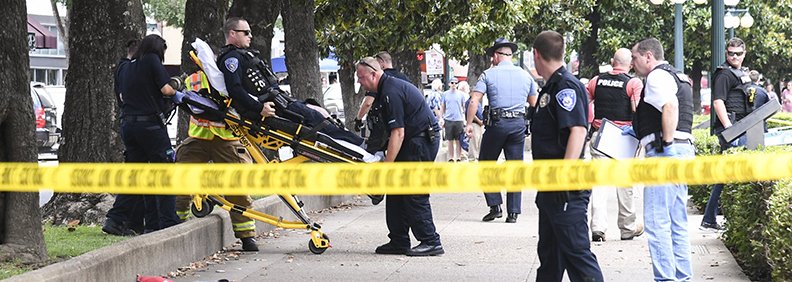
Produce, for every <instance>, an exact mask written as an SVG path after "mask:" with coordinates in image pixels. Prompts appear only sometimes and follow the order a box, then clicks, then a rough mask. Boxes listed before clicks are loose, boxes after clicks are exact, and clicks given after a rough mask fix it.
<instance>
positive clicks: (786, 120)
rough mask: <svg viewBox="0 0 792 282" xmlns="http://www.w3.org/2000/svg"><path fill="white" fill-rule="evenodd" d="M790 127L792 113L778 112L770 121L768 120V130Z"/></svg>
mask: <svg viewBox="0 0 792 282" xmlns="http://www.w3.org/2000/svg"><path fill="white" fill-rule="evenodd" d="M778 121H780V122H778ZM790 125H792V113H787V112H777V113H776V114H775V115H773V116H772V117H771V118H770V119H769V120H767V128H777V127H785V126H790Z"/></svg>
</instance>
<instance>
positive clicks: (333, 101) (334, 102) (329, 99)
mask: <svg viewBox="0 0 792 282" xmlns="http://www.w3.org/2000/svg"><path fill="white" fill-rule="evenodd" d="M323 97H324V106H325V109H327V112H329V113H330V114H331V115H335V116H336V117H337V118H338V119H340V120H341V121H342V122H343V121H344V118H345V115H344V99H343V98H342V97H341V84H338V83H333V84H330V86H328V87H327V89H325V91H324V94H323Z"/></svg>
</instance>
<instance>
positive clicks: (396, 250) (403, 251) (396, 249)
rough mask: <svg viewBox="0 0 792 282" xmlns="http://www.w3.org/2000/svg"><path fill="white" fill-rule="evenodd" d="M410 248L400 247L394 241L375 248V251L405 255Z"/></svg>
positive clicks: (383, 253)
mask: <svg viewBox="0 0 792 282" xmlns="http://www.w3.org/2000/svg"><path fill="white" fill-rule="evenodd" d="M408 249H409V248H399V247H397V246H394V245H393V244H392V243H387V244H385V245H382V246H379V247H377V249H376V250H374V252H375V253H378V254H381V255H403V254H406V253H407V251H408Z"/></svg>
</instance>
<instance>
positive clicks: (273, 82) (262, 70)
mask: <svg viewBox="0 0 792 282" xmlns="http://www.w3.org/2000/svg"><path fill="white" fill-rule="evenodd" d="M220 52H221V53H220V56H218V57H217V64H218V65H220V64H222V63H223V61H224V60H225V59H226V58H225V57H226V56H227V55H228V54H230V53H231V52H237V53H238V56H237V57H238V58H239V59H240V62H239V67H240V71H243V73H240V74H239V78H240V79H241V80H242V87H243V88H245V90H246V91H248V93H250V94H252V95H254V96H261V95H263V94H266V93H269V92H270V88H273V87H277V86H278V78H277V77H275V74H274V73H272V70H270V68H269V66H267V64H266V63H264V61H262V60H261V59H259V52H258V51H256V50H253V49H239V48H236V47H235V46H234V45H226V46H224V47H223V48H222V49H221V50H220Z"/></svg>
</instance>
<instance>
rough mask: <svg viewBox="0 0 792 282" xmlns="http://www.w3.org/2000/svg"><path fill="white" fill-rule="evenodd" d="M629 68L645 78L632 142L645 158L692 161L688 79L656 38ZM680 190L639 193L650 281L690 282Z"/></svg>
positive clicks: (637, 49)
mask: <svg viewBox="0 0 792 282" xmlns="http://www.w3.org/2000/svg"><path fill="white" fill-rule="evenodd" d="M632 57H633V66H634V68H635V72H636V73H637V74H638V75H639V76H643V77H646V81H645V86H644V90H643V92H642V93H641V101H640V102H639V103H638V107H637V109H636V110H635V118H634V119H633V127H634V133H635V136H637V137H638V139H640V140H641V145H642V146H643V147H644V148H646V157H649V158H652V157H672V158H693V157H694V156H695V154H694V151H695V149H694V148H693V142H692V140H693V136H692V135H691V131H692V128H693V90H692V87H691V85H692V84H691V82H690V79H689V78H688V77H687V76H685V75H684V74H682V73H681V72H679V71H677V70H675V69H674V68H673V67H671V65H669V64H668V62H666V61H664V59H663V46H662V45H661V44H660V41H658V40H657V39H655V38H649V39H645V40H643V41H641V42H639V43H638V44H635V46H634V47H633V48H632ZM687 191H688V187H687V185H685V184H665V185H657V186H647V187H646V188H644V222H645V223H646V234H647V235H648V236H647V237H648V242H649V254H650V255H651V257H652V268H653V272H654V279H655V281H690V280H691V279H692V277H693V273H692V269H691V265H690V237H689V235H688V220H687V210H686V205H687V197H688V194H687Z"/></svg>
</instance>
